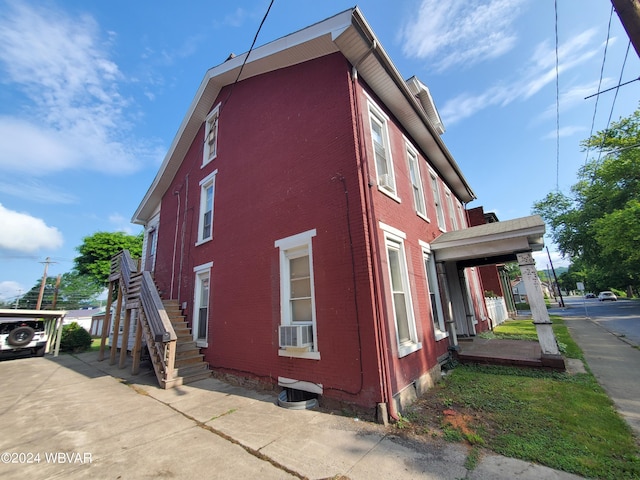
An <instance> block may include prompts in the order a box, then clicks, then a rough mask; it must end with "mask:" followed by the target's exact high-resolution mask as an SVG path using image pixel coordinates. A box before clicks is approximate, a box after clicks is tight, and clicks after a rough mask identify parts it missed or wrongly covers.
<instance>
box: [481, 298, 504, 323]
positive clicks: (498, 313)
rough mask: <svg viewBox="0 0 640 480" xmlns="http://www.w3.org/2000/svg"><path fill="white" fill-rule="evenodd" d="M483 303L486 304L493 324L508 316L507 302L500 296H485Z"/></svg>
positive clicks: (501, 321)
mask: <svg viewBox="0 0 640 480" xmlns="http://www.w3.org/2000/svg"><path fill="white" fill-rule="evenodd" d="M484 303H485V304H486V305H487V312H488V314H489V318H491V320H492V322H491V323H493V326H494V327H495V326H496V325H500V324H501V323H503V322H504V321H505V320H506V319H508V318H509V312H508V311H507V304H506V303H505V301H504V298H502V297H491V298H489V297H485V298H484Z"/></svg>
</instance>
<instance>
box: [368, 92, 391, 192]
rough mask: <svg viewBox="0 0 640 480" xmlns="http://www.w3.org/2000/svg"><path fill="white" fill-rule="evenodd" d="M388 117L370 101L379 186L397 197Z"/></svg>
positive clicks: (370, 119) (383, 190)
mask: <svg viewBox="0 0 640 480" xmlns="http://www.w3.org/2000/svg"><path fill="white" fill-rule="evenodd" d="M387 123H388V122H387V117H386V115H384V113H382V111H381V110H380V109H378V108H377V107H376V106H375V105H373V104H372V103H371V102H369V124H370V127H371V140H372V142H373V156H374V158H375V161H376V174H377V177H378V178H377V181H378V188H379V189H380V190H381V191H382V192H384V193H386V194H388V195H390V196H392V197H394V198H395V197H396V178H395V174H394V171H393V161H392V158H391V148H390V147H389V131H388V128H387Z"/></svg>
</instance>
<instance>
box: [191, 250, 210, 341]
mask: <svg viewBox="0 0 640 480" xmlns="http://www.w3.org/2000/svg"><path fill="white" fill-rule="evenodd" d="M212 266H213V262H209V263H205V264H204V265H199V266H197V267H195V268H194V269H193V271H194V273H195V288H194V299H193V325H192V327H193V329H192V331H193V339H194V340H195V341H196V344H197V345H198V346H199V347H207V346H208V331H209V296H210V293H211V287H210V283H211V267H212Z"/></svg>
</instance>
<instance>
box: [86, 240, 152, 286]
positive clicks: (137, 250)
mask: <svg viewBox="0 0 640 480" xmlns="http://www.w3.org/2000/svg"><path fill="white" fill-rule="evenodd" d="M142 238H143V233H142V232H141V233H140V234H139V235H128V234H126V233H124V232H97V233H94V234H93V235H91V236H89V237H85V238H84V239H83V241H82V245H80V246H79V247H77V250H78V252H79V253H80V256H78V257H76V258H75V260H74V263H75V266H74V268H75V270H76V271H77V272H78V273H79V274H81V275H87V276H89V277H91V278H92V279H93V280H95V281H96V282H97V283H98V284H100V285H103V286H106V285H107V283H108V282H109V273H110V270H111V257H113V256H114V255H116V254H117V253H118V252H120V251H121V250H129V253H131V256H132V257H133V258H139V257H140V256H141V255H142Z"/></svg>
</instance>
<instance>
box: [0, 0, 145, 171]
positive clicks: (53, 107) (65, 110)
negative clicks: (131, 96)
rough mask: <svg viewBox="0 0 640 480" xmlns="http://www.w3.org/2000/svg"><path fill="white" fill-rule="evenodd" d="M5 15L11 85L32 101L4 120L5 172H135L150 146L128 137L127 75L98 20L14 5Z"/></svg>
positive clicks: (3, 50)
mask: <svg viewBox="0 0 640 480" xmlns="http://www.w3.org/2000/svg"><path fill="white" fill-rule="evenodd" d="M7 7H8V8H6V10H5V11H4V12H3V13H2V14H0V66H1V67H2V74H3V77H4V83H5V84H6V85H8V87H9V88H12V89H14V90H16V91H17V92H21V93H23V94H24V95H26V98H27V100H28V103H27V104H26V107H25V106H23V107H22V108H21V110H20V115H19V116H18V115H16V114H13V113H10V112H7V111H6V106H5V107H4V108H5V112H3V114H2V116H1V117H0V138H2V139H3V141H2V143H0V169H2V170H8V171H13V172H27V173H30V174H31V175H45V174H47V173H51V172H56V171H61V170H67V169H78V168H82V169H87V170H97V171H100V172H109V173H116V172H117V173H130V172H132V171H134V170H136V169H137V168H138V167H139V163H140V160H139V159H140V158H141V156H142V157H143V158H144V151H145V149H144V146H142V145H139V142H136V141H132V140H131V139H130V138H129V134H130V130H131V127H132V126H131V124H130V122H129V121H128V119H127V116H126V114H125V111H126V108H127V107H129V105H128V101H127V100H126V99H125V98H124V97H123V96H122V95H121V93H120V88H121V85H122V82H123V80H124V79H123V75H122V73H121V72H120V70H119V68H118V66H117V65H116V64H115V63H114V62H113V61H112V60H111V59H110V58H109V53H108V52H107V51H106V50H105V47H104V41H103V39H101V38H100V32H99V29H98V26H97V24H96V22H95V21H94V20H93V19H92V18H91V17H89V16H80V17H76V18H72V17H70V16H68V15H66V14H65V13H63V12H61V11H58V10H55V9H53V8H47V7H41V6H38V7H33V6H29V5H26V4H23V3H20V2H10V3H8V5H7Z"/></svg>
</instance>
